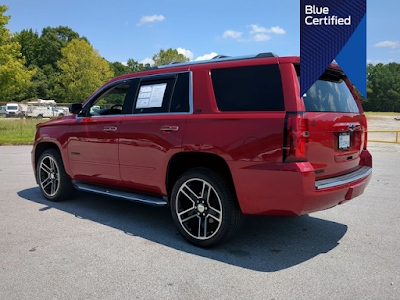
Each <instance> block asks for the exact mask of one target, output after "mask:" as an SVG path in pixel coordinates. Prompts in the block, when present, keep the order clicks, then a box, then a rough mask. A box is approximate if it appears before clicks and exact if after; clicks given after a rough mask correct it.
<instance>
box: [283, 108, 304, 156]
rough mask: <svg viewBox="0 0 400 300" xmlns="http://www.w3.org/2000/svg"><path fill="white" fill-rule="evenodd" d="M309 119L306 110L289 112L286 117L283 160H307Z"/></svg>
mask: <svg viewBox="0 0 400 300" xmlns="http://www.w3.org/2000/svg"><path fill="white" fill-rule="evenodd" d="M308 135H309V133H308V120H307V118H306V113H305V112H295V113H293V112H287V113H286V118H285V131H284V145H283V161H284V162H301V161H307V157H306V144H307V143H308Z"/></svg>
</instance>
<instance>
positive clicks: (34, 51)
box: [13, 28, 40, 67]
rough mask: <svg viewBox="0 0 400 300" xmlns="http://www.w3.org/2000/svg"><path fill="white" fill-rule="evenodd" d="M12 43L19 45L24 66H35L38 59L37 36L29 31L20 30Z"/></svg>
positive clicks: (38, 40)
mask: <svg viewBox="0 0 400 300" xmlns="http://www.w3.org/2000/svg"><path fill="white" fill-rule="evenodd" d="M13 40H14V41H16V42H18V43H19V44H20V45H21V53H22V55H23V56H24V57H25V65H26V67H29V66H31V65H37V63H38V57H39V47H40V38H39V34H38V33H37V32H36V31H35V32H34V31H33V30H32V28H31V29H29V30H26V29H24V30H22V31H21V32H19V33H17V34H15V36H14V38H13Z"/></svg>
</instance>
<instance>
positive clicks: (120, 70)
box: [110, 61, 131, 76]
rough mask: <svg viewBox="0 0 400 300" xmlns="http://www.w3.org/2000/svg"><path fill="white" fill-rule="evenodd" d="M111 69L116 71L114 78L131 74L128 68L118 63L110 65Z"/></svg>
mask: <svg viewBox="0 0 400 300" xmlns="http://www.w3.org/2000/svg"><path fill="white" fill-rule="evenodd" d="M110 67H111V69H112V70H113V71H114V76H121V75H125V74H129V73H131V71H130V69H129V67H128V66H125V65H123V64H121V63H120V62H118V61H116V62H113V63H110Z"/></svg>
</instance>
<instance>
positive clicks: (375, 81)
mask: <svg viewBox="0 0 400 300" xmlns="http://www.w3.org/2000/svg"><path fill="white" fill-rule="evenodd" d="M367 78H368V81H367V85H368V103H367V104H366V105H365V110H371V111H400V64H397V63H390V64H387V65H384V64H377V65H375V66H374V65H372V64H369V65H368V67H367Z"/></svg>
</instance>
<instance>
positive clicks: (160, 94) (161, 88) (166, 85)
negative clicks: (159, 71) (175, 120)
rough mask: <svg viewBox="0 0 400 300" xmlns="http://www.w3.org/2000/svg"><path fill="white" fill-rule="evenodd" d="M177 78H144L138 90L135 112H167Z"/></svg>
mask: <svg viewBox="0 0 400 300" xmlns="http://www.w3.org/2000/svg"><path fill="white" fill-rule="evenodd" d="M174 84H175V78H174V77H172V78H166V79H157V80H142V82H141V83H140V86H139V90H138V92H137V96H136V101H135V106H134V114H149V113H167V112H168V110H169V105H170V100H171V96H172V92H173V89H174Z"/></svg>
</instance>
